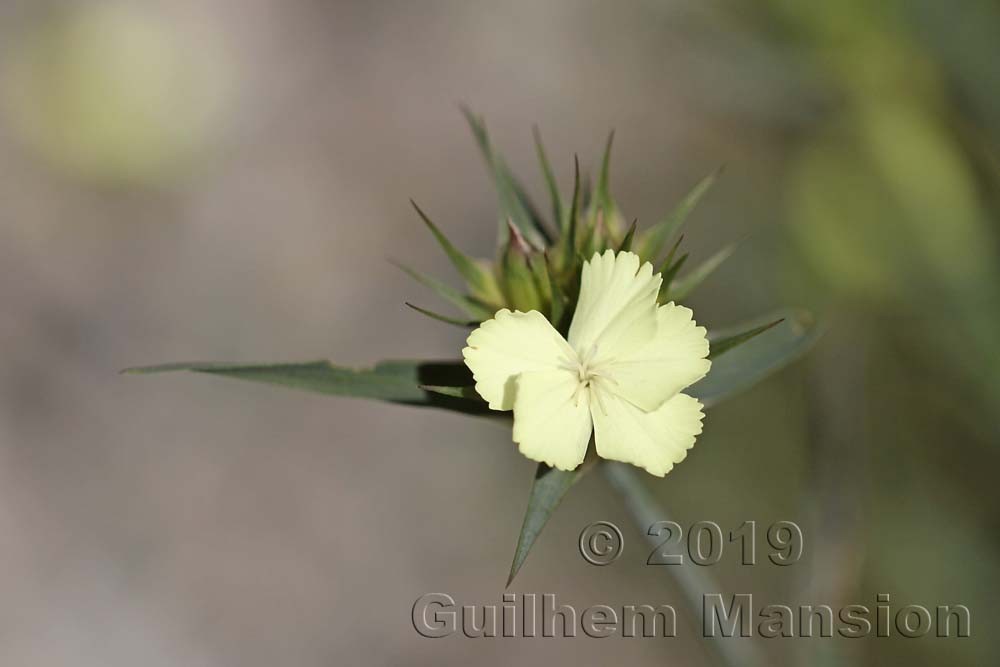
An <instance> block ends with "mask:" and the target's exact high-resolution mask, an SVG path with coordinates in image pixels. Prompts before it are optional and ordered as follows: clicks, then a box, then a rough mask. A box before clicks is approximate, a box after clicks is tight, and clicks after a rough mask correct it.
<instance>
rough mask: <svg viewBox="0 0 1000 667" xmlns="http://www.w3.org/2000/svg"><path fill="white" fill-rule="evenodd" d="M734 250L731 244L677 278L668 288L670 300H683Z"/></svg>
mask: <svg viewBox="0 0 1000 667" xmlns="http://www.w3.org/2000/svg"><path fill="white" fill-rule="evenodd" d="M734 250H736V245H735V244H731V245H728V246H726V247H725V248H723V249H722V250H720V251H718V252H717V253H715V254H714V255H712V256H711V257H709V258H708V259H706V260H705V261H704V262H702V263H701V264H699V265H698V266H696V267H695V268H694V269H693V270H692V271H691V272H690V273H688V274H685V275H684V276H683V277H681V278H678V279H677V281H676V282H674V283H673V285H671V287H670V298H672V299H677V300H678V301H679V300H681V299H683V298H685V297H686V296H688V295H689V294H691V292H693V291H694V290H695V289H696V288H697V287H698V286H699V285H701V284H702V283H703V282H704V281H705V279H706V278H708V277H709V276H710V275H712V273H713V272H714V271H715V270H716V269H717V268H719V266H720V265H721V264H722V263H723V262H724V261H726V260H727V259H729V256H730V255H732V254H733V251H734Z"/></svg>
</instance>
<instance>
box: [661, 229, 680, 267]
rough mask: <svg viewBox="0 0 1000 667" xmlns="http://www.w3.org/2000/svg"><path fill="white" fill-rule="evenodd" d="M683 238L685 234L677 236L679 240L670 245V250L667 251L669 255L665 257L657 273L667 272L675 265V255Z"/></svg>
mask: <svg viewBox="0 0 1000 667" xmlns="http://www.w3.org/2000/svg"><path fill="white" fill-rule="evenodd" d="M683 240H684V235H683V234H681V235H680V236H678V237H677V240H676V241H674V245H672V246H671V247H670V252H668V253H667V256H666V257H665V258H664V260H663V263H662V264H660V268H658V269H657V270H656V272H657V273H666V272H667V271H668V270H669V269H670V267H671V266H673V261H674V255H676V254H677V249H678V248H680V247H681V241H683Z"/></svg>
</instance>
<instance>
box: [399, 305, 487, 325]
mask: <svg viewBox="0 0 1000 667" xmlns="http://www.w3.org/2000/svg"><path fill="white" fill-rule="evenodd" d="M403 303H405V304H406V305H407V306H408V307H410V308H412V309H413V310H415V311H417V312H418V313H420V314H421V315H426V316H427V317H429V318H431V319H432V320H437V321H438V322H444V323H445V324H454V325H455V326H457V327H463V328H466V329H470V328H472V327H474V326H476V325H478V324H479V320H460V319H458V318H457V317H448V316H447V315H441V314H440V313H435V312H434V311H433V310H427V309H426V308H421V307H420V306H415V305H413V304H412V303H410V302H409V301H404V302H403Z"/></svg>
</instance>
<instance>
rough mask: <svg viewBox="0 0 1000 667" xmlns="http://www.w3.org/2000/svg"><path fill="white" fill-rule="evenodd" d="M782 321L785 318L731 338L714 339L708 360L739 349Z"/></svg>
mask: <svg viewBox="0 0 1000 667" xmlns="http://www.w3.org/2000/svg"><path fill="white" fill-rule="evenodd" d="M784 321H785V318H781V319H777V320H774V321H773V322H768V323H767V324H762V325H761V326H759V327H754V328H753V329H750V330H749V331H744V332H743V333H738V334H735V335H733V336H726V337H725V338H718V339H716V340H715V341H713V342H712V347H711V350H710V351H709V353H708V358H709V359H717V358H718V357H721V356H722V355H723V354H725V353H726V352H728V351H729V350H732V349H733V348H735V347H739V346H740V345H742V344H743V343H745V342H747V341H748V340H751V339H753V338H756V337H757V336H759V335H761V334H762V333H764V332H765V331H767V330H768V329H770V328H772V327H776V326H778V325H779V324H781V323H782V322H784Z"/></svg>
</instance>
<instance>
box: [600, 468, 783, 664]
mask: <svg viewBox="0 0 1000 667" xmlns="http://www.w3.org/2000/svg"><path fill="white" fill-rule="evenodd" d="M600 468H601V470H602V471H603V473H604V477H605V478H606V479H607V480H608V482H609V483H610V484H611V486H612V487H613V488H614V489H615V490H616V491H617V492H618V493H620V494H621V496H622V498H623V499H624V501H625V507H626V508H627V509H628V511H629V514H631V516H632V520H633V522H634V523H635V525H636V526H637V527H638V528H639V530H640V531H642V532H643V533H644V534H646V531H647V529H648V528H649V527H650V526H651V525H653V524H654V523H656V522H657V521H667V520H669V519H670V517H669V516H668V515H667V512H666V510H664V509H663V506H662V505H661V504H660V503H659V502H658V501H657V500H656V498H655V497H654V496H653V494H652V493H650V491H649V489H648V488H646V486H645V484H643V483H642V480H641V479H640V478H639V475H638V474H636V472H635V468H633V467H632V466H630V465H626V464H624V463H616V462H614V461H602V465H601V466H600ZM647 537H648V538H649V541H650V544H652V545H653V546H659V544H660V542H662V538H660V537H658V536H653V535H648V534H647ZM663 570H664V571H665V572H667V574H669V575H670V576H672V577H673V580H674V584H675V585H676V586H677V588H678V589H679V590H680V592H681V595H682V596H683V597H684V600H685V602H686V603H687V604H688V607H689V611H690V612H691V614H692V615H693V616H694V618H695V619H696V620H697V622H696V623H695V625H696V626H697V627H700V626H701V625H702V623H701V616H702V613H703V608H704V600H703V596H704V595H705V594H707V593H718V592H720V591H721V589H720V588H719V587H718V586H717V585H716V584H715V582H714V580H713V579H712V578H711V577H710V576H709V575H708V574H707V573H706V571H705V568H699V567H695V566H693V565H691V564H687V563H686V564H683V565H679V566H672V567H664V568H663ZM707 639H709V646H711V647H712V649H713V652H714V654H715V657H716V660H717V662H718V664H719V665H724V666H725V667H760V666H762V665H765V664H767V661H765V660H764V656H763V655H762V654H761V652H760V650H759V649H758V647H757V646H755V645H754V644H753V640H752V639H750V638H749V637H747V638H744V637H724V636H722V635H721V633H717V634H716V635H715V636H714V637H707Z"/></svg>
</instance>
